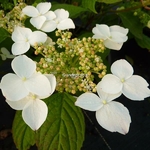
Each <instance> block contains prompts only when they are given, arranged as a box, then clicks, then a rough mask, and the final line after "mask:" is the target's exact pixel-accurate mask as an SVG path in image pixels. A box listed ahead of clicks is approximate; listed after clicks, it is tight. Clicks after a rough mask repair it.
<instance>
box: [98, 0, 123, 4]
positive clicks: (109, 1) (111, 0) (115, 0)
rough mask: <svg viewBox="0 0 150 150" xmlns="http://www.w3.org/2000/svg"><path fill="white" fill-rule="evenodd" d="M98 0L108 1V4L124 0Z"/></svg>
mask: <svg viewBox="0 0 150 150" xmlns="http://www.w3.org/2000/svg"><path fill="white" fill-rule="evenodd" d="M97 1H98V2H100V3H101V2H102V3H106V4H113V3H118V2H121V1H122V0H97Z"/></svg>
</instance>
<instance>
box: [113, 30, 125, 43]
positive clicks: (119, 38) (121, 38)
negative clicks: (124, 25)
mask: <svg viewBox="0 0 150 150" xmlns="http://www.w3.org/2000/svg"><path fill="white" fill-rule="evenodd" d="M111 39H112V41H114V42H116V43H123V42H126V41H127V39H128V37H127V36H125V35H124V34H122V33H119V32H111Z"/></svg>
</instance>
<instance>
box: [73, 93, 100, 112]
mask: <svg viewBox="0 0 150 150" xmlns="http://www.w3.org/2000/svg"><path fill="white" fill-rule="evenodd" d="M75 105H76V106H79V107H80V108H83V109H85V110H90V111H96V110H98V109H100V108H101V107H103V103H102V101H101V100H100V98H99V97H98V96H97V95H96V94H93V93H84V94H82V95H80V96H79V97H78V98H77V101H76V102H75Z"/></svg>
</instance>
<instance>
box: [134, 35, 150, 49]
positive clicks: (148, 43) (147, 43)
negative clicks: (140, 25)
mask: <svg viewBox="0 0 150 150" xmlns="http://www.w3.org/2000/svg"><path fill="white" fill-rule="evenodd" d="M135 40H136V42H137V44H138V45H139V46H140V47H142V48H146V49H150V38H149V37H148V36H146V35H144V34H143V35H142V39H138V38H135Z"/></svg>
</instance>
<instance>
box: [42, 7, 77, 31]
mask: <svg viewBox="0 0 150 150" xmlns="http://www.w3.org/2000/svg"><path fill="white" fill-rule="evenodd" d="M54 13H55V16H56V17H55V18H53V20H52V19H47V20H46V21H45V22H44V24H43V26H42V27H41V28H40V29H41V30H42V31H45V32H51V31H54V30H55V29H56V28H57V29H60V30H66V29H74V28H75V25H74V23H73V21H72V20H71V19H70V18H69V12H68V11H66V10H64V9H57V10H55V11H54ZM47 18H49V17H47Z"/></svg>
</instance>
